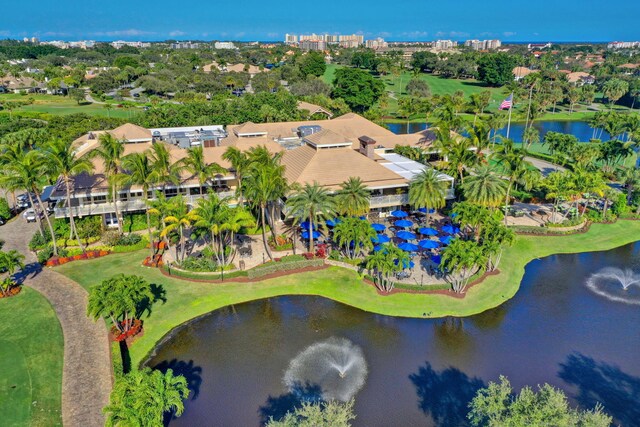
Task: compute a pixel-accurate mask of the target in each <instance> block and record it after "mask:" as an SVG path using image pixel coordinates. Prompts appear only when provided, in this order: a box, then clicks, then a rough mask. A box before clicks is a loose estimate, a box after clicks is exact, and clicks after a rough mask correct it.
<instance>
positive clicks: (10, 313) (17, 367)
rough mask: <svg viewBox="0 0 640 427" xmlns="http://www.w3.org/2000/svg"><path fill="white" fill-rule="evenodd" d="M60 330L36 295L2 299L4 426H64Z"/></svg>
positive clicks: (26, 292)
mask: <svg viewBox="0 0 640 427" xmlns="http://www.w3.org/2000/svg"><path fill="white" fill-rule="evenodd" d="M63 355H64V342H63V337H62V328H61V327H60V323H59V322H58V318H57V317H56V314H55V312H54V310H53V308H52V307H51V306H50V305H49V302H48V301H47V300H46V299H45V298H44V297H43V296H42V295H40V294H39V293H38V292H37V291H34V290H33V289H30V288H26V287H25V288H23V289H22V292H20V294H18V295H16V296H14V297H11V298H7V299H4V298H3V299H0V366H2V374H0V414H2V421H0V424H2V425H3V426H56V425H62V416H61V396H62V394H61V393H62V364H63Z"/></svg>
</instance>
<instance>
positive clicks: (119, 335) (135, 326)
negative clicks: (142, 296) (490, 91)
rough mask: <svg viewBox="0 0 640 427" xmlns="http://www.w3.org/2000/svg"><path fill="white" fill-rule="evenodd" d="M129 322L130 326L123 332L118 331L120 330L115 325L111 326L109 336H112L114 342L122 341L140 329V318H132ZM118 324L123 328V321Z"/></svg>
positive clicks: (136, 333) (137, 332)
mask: <svg viewBox="0 0 640 427" xmlns="http://www.w3.org/2000/svg"><path fill="white" fill-rule="evenodd" d="M129 323H130V325H131V327H130V328H129V330H128V331H125V332H120V330H119V329H118V328H116V327H115V325H114V326H112V327H111V337H112V338H113V340H114V341H116V342H120V341H124V340H126V339H128V338H130V337H133V336H135V335H138V334H139V333H140V332H141V331H142V320H140V319H133V320H129ZM120 326H121V327H122V328H123V329H124V326H125V322H120Z"/></svg>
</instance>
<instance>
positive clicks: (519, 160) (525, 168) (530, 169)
mask: <svg viewBox="0 0 640 427" xmlns="http://www.w3.org/2000/svg"><path fill="white" fill-rule="evenodd" d="M493 155H494V157H495V159H496V160H497V161H498V164H499V165H500V167H502V168H503V170H504V173H505V174H506V176H507V177H508V179H509V185H508V186H507V191H506V193H505V208H506V207H507V206H509V196H510V193H511V189H512V188H513V185H514V184H515V183H516V182H519V183H521V184H522V185H523V186H524V187H525V188H526V189H528V188H531V186H532V185H533V184H534V183H535V182H536V180H537V179H539V178H540V172H539V171H538V169H536V168H535V167H534V166H533V165H532V164H531V162H529V161H527V160H525V155H524V153H523V152H521V151H519V150H516V149H515V146H514V143H513V140H511V139H507V138H505V139H503V140H502V144H501V145H500V146H499V147H498V149H497V150H496V151H495V152H494V153H493ZM504 223H505V225H506V224H507V213H506V212H505V215H504Z"/></svg>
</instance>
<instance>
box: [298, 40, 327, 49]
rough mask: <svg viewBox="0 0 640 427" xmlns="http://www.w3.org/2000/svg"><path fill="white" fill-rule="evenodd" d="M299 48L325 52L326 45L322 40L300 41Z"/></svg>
mask: <svg viewBox="0 0 640 427" xmlns="http://www.w3.org/2000/svg"><path fill="white" fill-rule="evenodd" d="M299 46H300V49H302V50H326V48H327V43H326V42H325V41H324V40H301V41H300V43H299Z"/></svg>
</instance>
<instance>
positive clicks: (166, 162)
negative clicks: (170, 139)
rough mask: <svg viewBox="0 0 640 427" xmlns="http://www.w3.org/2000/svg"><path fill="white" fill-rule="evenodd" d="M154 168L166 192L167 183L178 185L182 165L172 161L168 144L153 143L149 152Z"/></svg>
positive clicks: (158, 181)
mask: <svg viewBox="0 0 640 427" xmlns="http://www.w3.org/2000/svg"><path fill="white" fill-rule="evenodd" d="M148 156H149V160H150V163H151V167H152V169H153V170H154V171H155V177H156V180H157V183H158V184H160V186H161V187H162V192H163V193H164V190H165V187H166V186H167V184H173V185H178V184H179V183H180V171H181V170H182V165H180V164H179V163H177V162H176V163H173V162H172V161H171V153H170V152H169V149H168V148H167V145H166V144H153V145H152V146H151V151H150V152H149V153H148Z"/></svg>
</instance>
